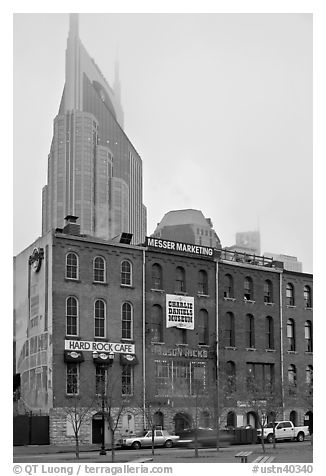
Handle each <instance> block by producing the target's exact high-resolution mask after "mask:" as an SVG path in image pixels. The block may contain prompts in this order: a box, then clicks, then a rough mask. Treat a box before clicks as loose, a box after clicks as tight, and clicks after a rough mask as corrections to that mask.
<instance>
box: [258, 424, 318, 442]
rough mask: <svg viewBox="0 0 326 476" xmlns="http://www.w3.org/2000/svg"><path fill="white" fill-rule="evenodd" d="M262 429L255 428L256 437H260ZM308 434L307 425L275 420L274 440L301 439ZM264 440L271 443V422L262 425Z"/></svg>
mask: <svg viewBox="0 0 326 476" xmlns="http://www.w3.org/2000/svg"><path fill="white" fill-rule="evenodd" d="M261 434H262V430H261V429H258V430H257V437H258V438H261ZM308 435H309V430H308V426H294V425H293V423H292V421H276V422H275V440H297V441H303V440H304V439H305V437H306V436H308ZM264 440H266V441H267V442H268V443H273V423H268V425H267V426H265V427H264Z"/></svg>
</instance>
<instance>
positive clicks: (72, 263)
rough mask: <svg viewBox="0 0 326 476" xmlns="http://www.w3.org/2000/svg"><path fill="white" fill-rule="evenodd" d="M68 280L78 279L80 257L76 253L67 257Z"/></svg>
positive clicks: (68, 254)
mask: <svg viewBox="0 0 326 476" xmlns="http://www.w3.org/2000/svg"><path fill="white" fill-rule="evenodd" d="M66 278H68V279H78V256H77V254H76V253H67V255H66Z"/></svg>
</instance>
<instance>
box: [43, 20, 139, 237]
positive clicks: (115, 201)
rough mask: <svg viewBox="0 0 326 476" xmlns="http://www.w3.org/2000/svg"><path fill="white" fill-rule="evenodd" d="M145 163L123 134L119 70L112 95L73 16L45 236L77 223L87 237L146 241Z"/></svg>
mask: <svg viewBox="0 0 326 476" xmlns="http://www.w3.org/2000/svg"><path fill="white" fill-rule="evenodd" d="M142 182H143V179H142V160H141V158H140V156H139V154H138V153H137V151H136V150H135V148H134V147H133V145H132V143H131V142H130V140H129V139H128V137H127V136H126V134H125V133H124V131H123V111H122V108H121V104H120V80H119V69H118V64H117V63H116V65H115V79H114V85H113V88H111V87H110V85H109V84H108V83H107V81H106V79H105V78H104V76H103V74H102V73H101V71H100V69H99V68H98V66H97V65H96V63H95V62H94V60H93V59H92V58H91V57H90V56H89V54H88V53H87V51H86V49H85V48H84V46H83V45H82V43H81V41H80V39H79V32H78V14H71V15H70V25H69V35H68V40H67V50H66V77H65V85H64V90H63V94H62V99H61V103H60V107H59V113H58V115H57V116H56V117H55V119H54V127H53V139H52V143H51V148H50V153H49V156H48V183H47V185H46V186H45V187H44V188H43V193H42V233H43V234H45V233H46V232H48V231H49V230H50V229H52V228H62V227H63V226H64V218H65V217H66V216H67V215H74V216H77V217H78V218H79V223H80V227H81V233H83V234H87V235H92V236H97V237H100V238H104V239H110V238H113V237H114V236H116V235H118V234H119V233H121V232H129V233H132V234H133V239H132V243H142V242H143V240H144V237H145V234H146V208H145V206H144V205H143V199H142V196H143V192H142Z"/></svg>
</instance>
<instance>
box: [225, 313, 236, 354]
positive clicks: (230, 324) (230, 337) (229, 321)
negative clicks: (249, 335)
mask: <svg viewBox="0 0 326 476" xmlns="http://www.w3.org/2000/svg"><path fill="white" fill-rule="evenodd" d="M225 345H226V346H227V347H234V346H235V328H234V315H233V314H232V312H227V313H226V316H225Z"/></svg>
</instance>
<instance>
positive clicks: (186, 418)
mask: <svg viewBox="0 0 326 476" xmlns="http://www.w3.org/2000/svg"><path fill="white" fill-rule="evenodd" d="M173 420H174V432H175V434H176V435H178V434H179V433H182V432H183V431H184V430H187V429H188V428H190V427H191V416H190V415H188V414H187V413H177V414H176V415H175V417H174V418H173Z"/></svg>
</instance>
